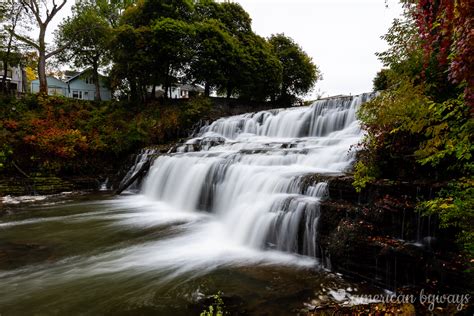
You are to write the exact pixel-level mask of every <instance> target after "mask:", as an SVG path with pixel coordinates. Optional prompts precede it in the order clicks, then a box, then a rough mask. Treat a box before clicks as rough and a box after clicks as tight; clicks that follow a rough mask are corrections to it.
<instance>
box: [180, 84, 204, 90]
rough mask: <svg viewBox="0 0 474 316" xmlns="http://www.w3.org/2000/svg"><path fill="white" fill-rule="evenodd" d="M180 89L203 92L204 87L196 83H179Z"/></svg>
mask: <svg viewBox="0 0 474 316" xmlns="http://www.w3.org/2000/svg"><path fill="white" fill-rule="evenodd" d="M181 89H184V90H188V91H196V92H204V88H202V87H200V86H198V85H191V84H183V85H181Z"/></svg>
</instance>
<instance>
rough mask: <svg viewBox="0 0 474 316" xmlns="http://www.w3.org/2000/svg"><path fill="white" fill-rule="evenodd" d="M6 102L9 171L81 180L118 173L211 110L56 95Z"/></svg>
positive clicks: (0, 116)
mask: <svg viewBox="0 0 474 316" xmlns="http://www.w3.org/2000/svg"><path fill="white" fill-rule="evenodd" d="M197 100H199V99H197ZM4 102H5V103H6V106H4V107H2V109H1V112H0V123H1V125H0V142H1V143H3V144H4V145H3V148H0V151H2V157H5V160H6V161H5V163H4V167H6V171H7V172H8V171H9V170H10V171H11V172H15V170H14V168H8V167H9V166H10V167H11V166H12V163H15V165H17V166H20V167H21V169H22V170H25V171H26V172H48V173H51V172H52V173H54V174H75V175H80V174H93V173H94V172H96V171H97V172H98V171H103V170H104V168H105V169H113V168H118V167H119V164H120V163H121V158H123V157H124V156H126V155H129V154H131V153H133V152H134V151H135V150H138V149H139V148H141V147H143V146H146V145H151V144H162V143H165V142H170V141H174V140H175V139H176V138H177V137H178V136H183V135H185V133H186V130H187V128H189V127H190V126H192V125H193V124H194V123H195V122H196V121H197V120H198V119H200V118H201V117H202V116H203V115H204V114H206V113H207V111H208V110H209V107H208V104H207V103H206V102H197V101H196V100H193V101H190V102H182V104H180V105H178V106H177V105H175V104H173V105H171V104H169V105H163V104H161V105H160V104H158V103H156V104H147V105H143V106H137V105H130V104H125V103H119V102H89V101H82V100H74V99H67V98H63V97H52V96H50V97H42V96H39V97H37V96H28V97H26V98H25V99H23V100H14V99H11V100H5V101H4ZM170 102H171V101H170Z"/></svg>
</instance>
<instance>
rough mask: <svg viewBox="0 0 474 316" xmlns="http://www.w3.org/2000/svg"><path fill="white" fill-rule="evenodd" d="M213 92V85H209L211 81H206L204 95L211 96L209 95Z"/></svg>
mask: <svg viewBox="0 0 474 316" xmlns="http://www.w3.org/2000/svg"><path fill="white" fill-rule="evenodd" d="M210 94H211V86H210V85H209V83H207V82H206V83H205V84H204V95H205V96H206V97H209V95H210Z"/></svg>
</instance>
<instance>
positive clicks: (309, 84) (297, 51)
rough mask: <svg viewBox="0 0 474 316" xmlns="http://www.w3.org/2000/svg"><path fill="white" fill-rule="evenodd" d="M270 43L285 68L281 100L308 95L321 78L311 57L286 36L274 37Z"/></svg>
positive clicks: (270, 39)
mask: <svg viewBox="0 0 474 316" xmlns="http://www.w3.org/2000/svg"><path fill="white" fill-rule="evenodd" d="M269 42H270V44H271V45H272V47H273V51H274V53H275V54H276V56H277V57H278V59H279V60H280V62H281V64H282V67H283V74H282V81H281V89H280V94H279V98H280V99H281V100H293V99H294V98H296V97H297V96H299V95H304V94H306V93H308V92H309V91H310V90H311V89H312V88H313V86H314V84H315V83H316V81H317V80H318V79H319V78H320V77H321V73H320V71H319V69H318V68H317V66H316V65H315V64H314V63H313V61H312V59H311V57H309V56H308V55H307V54H306V53H305V52H304V51H303V49H302V48H301V47H300V46H299V45H298V44H296V43H295V42H294V41H293V40H292V39H291V38H289V37H287V36H285V35H284V34H276V35H272V36H271V37H270V38H269Z"/></svg>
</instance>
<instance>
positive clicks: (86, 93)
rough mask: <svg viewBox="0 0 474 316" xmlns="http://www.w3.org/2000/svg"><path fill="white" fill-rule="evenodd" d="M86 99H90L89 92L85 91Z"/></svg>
mask: <svg viewBox="0 0 474 316" xmlns="http://www.w3.org/2000/svg"><path fill="white" fill-rule="evenodd" d="M84 100H89V92H88V91H84Z"/></svg>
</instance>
